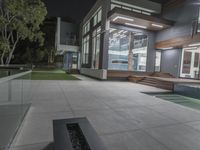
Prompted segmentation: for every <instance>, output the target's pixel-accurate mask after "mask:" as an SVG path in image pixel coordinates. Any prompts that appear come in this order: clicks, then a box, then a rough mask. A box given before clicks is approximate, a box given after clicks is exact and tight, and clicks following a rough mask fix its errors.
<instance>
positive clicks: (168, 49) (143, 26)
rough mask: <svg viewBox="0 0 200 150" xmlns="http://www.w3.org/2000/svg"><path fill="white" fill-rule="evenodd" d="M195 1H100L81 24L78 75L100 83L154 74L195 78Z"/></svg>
mask: <svg viewBox="0 0 200 150" xmlns="http://www.w3.org/2000/svg"><path fill="white" fill-rule="evenodd" d="M199 7H200V5H199V3H198V2H197V1H196V0H170V1H168V2H166V3H165V4H164V5H163V4H160V3H156V2H153V1H150V0H140V1H138V0H98V1H97V2H96V4H95V5H94V6H93V8H92V9H91V10H90V12H89V13H88V14H87V16H86V17H85V18H84V20H83V22H82V24H81V32H80V38H81V45H82V46H81V69H80V71H81V73H82V74H84V75H87V76H91V77H94V78H98V79H104V80H106V79H112V78H123V77H128V76H130V75H132V74H146V73H152V72H164V73H170V74H172V75H174V76H176V77H183V78H192V79H199V68H200V61H199V60H200V26H199V24H200V17H199V16H200V11H199Z"/></svg>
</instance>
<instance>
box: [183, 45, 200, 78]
mask: <svg viewBox="0 0 200 150" xmlns="http://www.w3.org/2000/svg"><path fill="white" fill-rule="evenodd" d="M199 64H200V48H197V47H190V48H184V49H183V52H182V63H181V74H180V76H181V77H185V78H199V67H200V66H199Z"/></svg>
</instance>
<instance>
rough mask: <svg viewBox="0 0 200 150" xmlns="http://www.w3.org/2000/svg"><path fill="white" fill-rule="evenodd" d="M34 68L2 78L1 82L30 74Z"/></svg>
mask: <svg viewBox="0 0 200 150" xmlns="http://www.w3.org/2000/svg"><path fill="white" fill-rule="evenodd" d="M31 72H32V70H30V71H25V72H21V73H18V74H15V75H11V76H7V77H2V78H0V84H1V83H4V82H7V81H10V80H13V79H16V78H19V77H22V76H25V75H27V74H30V73H31Z"/></svg>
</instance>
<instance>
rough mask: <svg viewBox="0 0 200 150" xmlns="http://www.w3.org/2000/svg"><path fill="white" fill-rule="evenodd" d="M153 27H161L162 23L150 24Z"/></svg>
mask: <svg viewBox="0 0 200 150" xmlns="http://www.w3.org/2000/svg"><path fill="white" fill-rule="evenodd" d="M151 25H152V26H153V27H158V28H163V26H162V25H159V24H155V23H153V24H151Z"/></svg>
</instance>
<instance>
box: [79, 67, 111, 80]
mask: <svg viewBox="0 0 200 150" xmlns="http://www.w3.org/2000/svg"><path fill="white" fill-rule="evenodd" d="M80 72H81V74H83V75H87V76H90V77H93V78H97V79H101V80H107V70H98V69H89V68H81V70H80Z"/></svg>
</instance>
